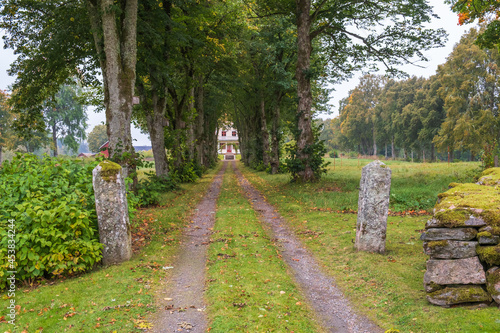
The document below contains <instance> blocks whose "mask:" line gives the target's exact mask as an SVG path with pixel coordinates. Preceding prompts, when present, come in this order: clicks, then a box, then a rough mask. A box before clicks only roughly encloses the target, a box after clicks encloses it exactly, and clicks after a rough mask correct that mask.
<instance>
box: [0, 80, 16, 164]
mask: <svg viewBox="0 0 500 333" xmlns="http://www.w3.org/2000/svg"><path fill="white" fill-rule="evenodd" d="M8 99H9V96H8V94H7V92H5V91H3V90H0V164H1V163H2V152H3V149H4V148H13V147H12V146H13V144H14V140H15V133H14V131H13V129H12V123H13V121H14V114H13V113H12V111H11V108H10V106H9V104H8Z"/></svg>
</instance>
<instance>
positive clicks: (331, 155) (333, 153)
mask: <svg viewBox="0 0 500 333" xmlns="http://www.w3.org/2000/svg"><path fill="white" fill-rule="evenodd" d="M328 155H329V156H330V158H338V157H339V153H338V152H337V151H336V150H330V153H328Z"/></svg>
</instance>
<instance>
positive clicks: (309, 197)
mask: <svg viewBox="0 0 500 333" xmlns="http://www.w3.org/2000/svg"><path fill="white" fill-rule="evenodd" d="M336 162H337V163H336V166H335V171H334V170H333V164H332V165H331V166H330V170H329V173H328V174H327V175H326V176H325V177H324V179H323V180H322V181H320V182H319V183H315V184H307V185H299V184H289V183H288V176H286V175H281V176H271V175H268V174H266V173H263V172H258V173H255V172H253V171H252V170H250V169H248V168H243V167H242V170H243V171H244V174H245V176H246V177H247V178H248V179H249V180H250V181H251V182H252V183H253V184H254V186H256V187H257V188H258V189H259V190H261V191H262V192H263V193H264V194H265V195H266V197H267V200H268V201H269V202H270V203H271V204H273V205H275V207H277V209H278V211H279V212H280V213H281V214H282V215H283V216H284V217H285V218H286V219H287V221H288V222H289V224H290V225H291V226H292V227H293V228H294V229H295V232H296V234H297V235H298V236H299V237H300V238H301V239H302V240H303V242H304V243H305V245H306V246H307V248H309V249H310V250H311V251H313V253H314V254H315V256H316V257H317V258H318V259H319V260H320V261H321V263H322V264H323V267H324V269H325V271H326V272H328V274H331V275H332V276H334V277H335V279H336V281H337V284H338V285H339V286H340V287H341V288H342V289H343V291H344V293H345V294H346V295H347V296H348V297H349V298H350V299H351V301H352V302H353V303H354V304H355V305H356V307H357V308H359V309H360V310H361V311H362V312H363V313H365V314H367V315H368V316H369V317H371V318H372V319H373V320H374V321H376V322H377V323H378V324H379V325H380V326H381V327H383V328H384V329H386V330H388V329H397V330H399V331H400V332H426V333H427V332H498V331H499V328H500V319H499V318H500V317H499V316H498V309H497V308H496V307H489V308H485V309H478V308H474V307H470V308H467V307H458V308H452V309H444V308H440V307H436V306H433V305H431V304H429V303H428V302H427V300H426V299H425V293H424V290H423V274H424V272H425V262H426V260H427V256H426V255H425V254H424V253H423V250H422V242H421V241H420V240H419V237H420V234H421V231H422V229H423V228H424V225H425V222H426V220H427V219H428V216H412V215H408V216H391V217H389V219H388V231H387V254H386V255H379V254H368V253H361V252H355V250H354V244H353V242H354V238H355V233H356V215H355V214H339V213H337V212H336V211H338V210H344V209H353V210H355V209H356V208H357V196H358V191H357V189H356V187H357V186H359V179H360V175H361V170H360V168H359V167H358V166H357V160H343V166H342V167H340V166H339V163H338V162H339V161H338V160H337V161H336ZM369 162H370V161H368V160H362V161H361V163H360V164H361V166H363V165H366V164H367V163H369ZM387 164H388V165H389V167H390V168H391V169H392V171H393V174H392V175H393V177H392V179H393V181H392V187H391V193H392V194H396V195H398V196H401V197H403V196H404V197H408V198H417V197H418V198H421V199H420V202H431V201H432V204H428V205H427V206H424V209H430V208H431V207H432V205H433V204H434V202H435V199H436V198H437V194H438V193H439V192H442V191H444V190H446V189H447V184H448V183H449V182H452V181H467V180H470V179H471V178H470V176H472V173H473V172H472V170H474V169H477V168H478V166H479V165H478V163H456V164H451V165H450V167H449V168H448V165H447V164H416V163H415V164H412V163H407V162H392V161H388V163H387ZM391 208H392V209H394V203H391ZM407 208H408V207H406V208H405V209H402V210H407Z"/></svg>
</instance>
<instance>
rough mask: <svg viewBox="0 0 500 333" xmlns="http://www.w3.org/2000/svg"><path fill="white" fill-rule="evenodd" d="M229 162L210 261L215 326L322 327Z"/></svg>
mask: <svg viewBox="0 0 500 333" xmlns="http://www.w3.org/2000/svg"><path fill="white" fill-rule="evenodd" d="M239 189H240V187H239V186H238V184H237V181H236V178H235V176H234V172H233V170H232V169H231V168H230V167H228V168H227V171H226V175H225V177H224V183H223V185H222V189H221V195H220V198H219V201H218V205H217V214H216V222H215V227H214V233H213V235H212V237H211V244H210V247H209V261H208V290H207V301H208V307H207V311H208V315H209V319H210V322H211V329H210V332H220V333H224V332H322V330H321V328H319V327H317V326H315V323H314V322H313V320H312V317H313V316H312V312H311V310H310V309H309V308H308V307H307V305H306V304H305V303H304V300H303V297H302V295H301V294H300V293H299V291H298V289H297V287H296V286H295V284H294V281H293V279H292V278H291V277H290V276H289V274H288V272H287V266H286V264H285V263H284V262H283V260H282V259H281V258H280V256H279V253H278V250H277V247H276V246H275V245H274V244H273V242H272V241H271V240H270V239H269V237H268V236H267V234H266V232H265V230H264V229H263V228H262V226H261V224H260V222H259V220H258V217H257V213H256V212H255V211H254V210H253V208H252V206H251V205H250V203H249V202H248V201H247V199H246V198H245V197H243V195H242V194H241V193H240V192H238V190H239Z"/></svg>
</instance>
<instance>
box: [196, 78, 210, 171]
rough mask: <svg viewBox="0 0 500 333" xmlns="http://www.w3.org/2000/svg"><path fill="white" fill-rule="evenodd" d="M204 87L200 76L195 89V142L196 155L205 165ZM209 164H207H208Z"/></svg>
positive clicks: (201, 163)
mask: <svg viewBox="0 0 500 333" xmlns="http://www.w3.org/2000/svg"><path fill="white" fill-rule="evenodd" d="M204 93H205V91H204V88H203V78H202V77H201V76H200V77H199V79H198V86H197V87H196V88H195V91H194V98H195V107H196V113H197V117H196V130H195V132H196V144H195V155H196V158H197V160H198V164H199V165H205V154H204V153H203V146H204V145H206V138H205V131H204V122H205V114H204V108H203V102H204V96H203V95H204ZM206 166H207V165H206Z"/></svg>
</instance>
